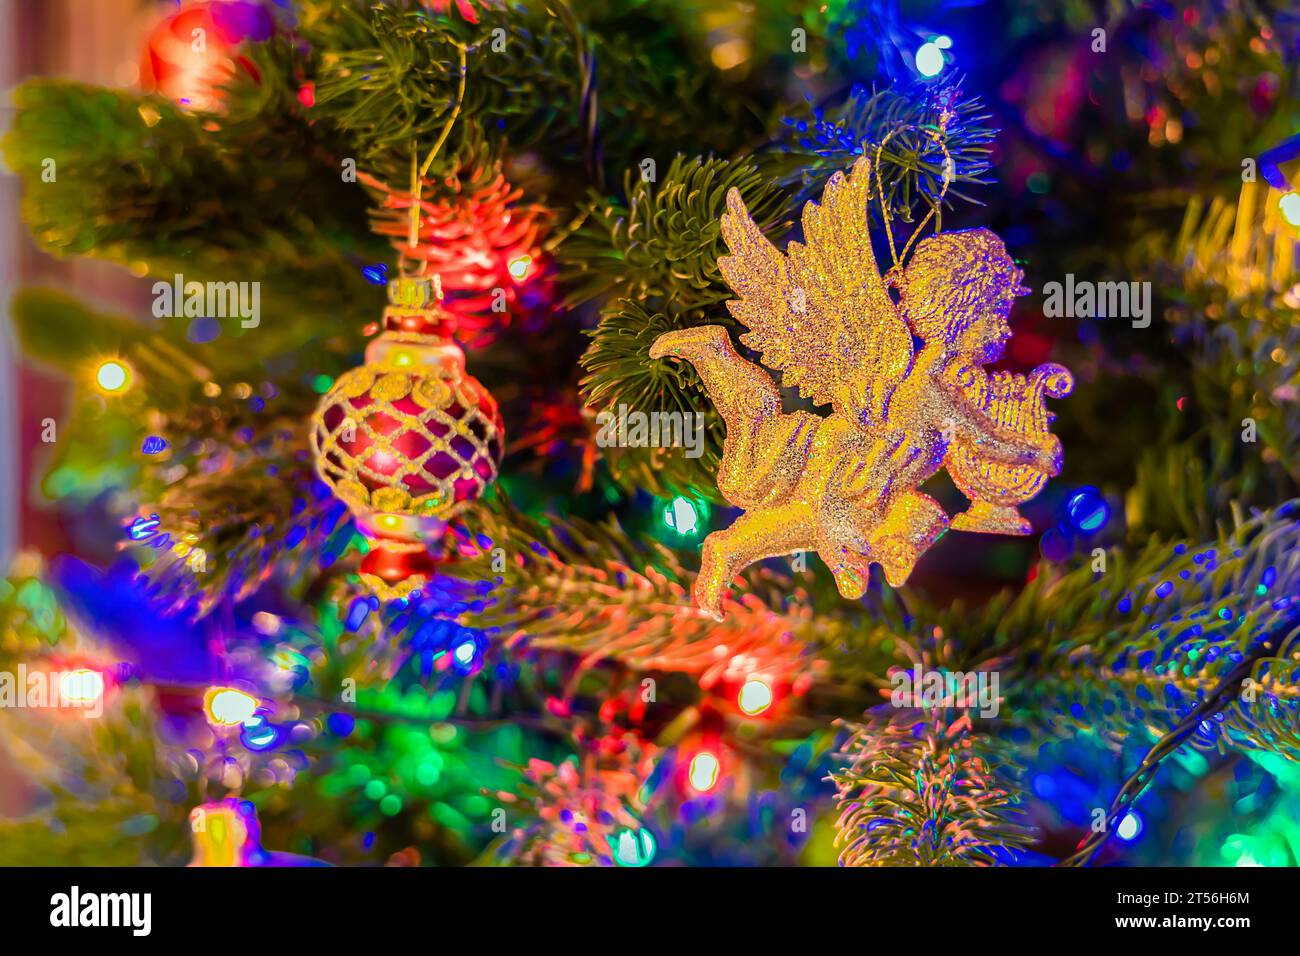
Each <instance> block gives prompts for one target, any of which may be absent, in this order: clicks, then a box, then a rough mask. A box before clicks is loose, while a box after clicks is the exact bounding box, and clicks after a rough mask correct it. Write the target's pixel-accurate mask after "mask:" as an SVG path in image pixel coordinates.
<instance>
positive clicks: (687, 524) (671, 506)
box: [664, 495, 700, 535]
mask: <svg viewBox="0 0 1300 956" xmlns="http://www.w3.org/2000/svg"><path fill="white" fill-rule="evenodd" d="M664 524H666V525H667V526H668V527H670V528H672V529H673V530H674V531H676V532H677V533H678V534H681V535H693V534H695V532H697V531H698V530H699V527H700V515H699V510H698V509H697V508H696V507H695V503H694V502H693V501H691V500H690V499H689V498H683V497H681V496H680V495H678V496H677V497H676V498H674V499H673V500H672V501H670V502H668V504H667V505H666V506H665V507H664Z"/></svg>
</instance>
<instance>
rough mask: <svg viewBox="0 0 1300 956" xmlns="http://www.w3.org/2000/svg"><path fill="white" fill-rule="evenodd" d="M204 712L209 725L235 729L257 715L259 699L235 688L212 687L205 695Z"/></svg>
mask: <svg viewBox="0 0 1300 956" xmlns="http://www.w3.org/2000/svg"><path fill="white" fill-rule="evenodd" d="M203 710H204V712H205V713H206V714H207V715H208V722H209V723H212V724H216V725H217V726H219V727H235V726H238V725H239V724H242V723H244V722H245V721H246V720H248V719H249V718H251V717H252V716H253V715H254V714H255V713H257V698H256V697H251V696H249V695H248V694H245V693H244V692H243V691H242V690H236V689H235V688H233V687H210V688H208V692H207V693H206V694H204V695H203Z"/></svg>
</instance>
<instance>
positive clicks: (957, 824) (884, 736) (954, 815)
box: [828, 713, 1031, 866]
mask: <svg viewBox="0 0 1300 956" xmlns="http://www.w3.org/2000/svg"><path fill="white" fill-rule="evenodd" d="M842 726H844V727H845V729H847V730H848V732H849V738H848V740H847V741H846V743H845V744H844V746H843V748H842V750H841V752H840V753H837V754H836V758H837V759H838V760H839V761H840V763H839V769H837V770H835V771H834V772H832V773H831V775H830V777H829V778H828V779H830V780H831V781H833V782H834V783H835V786H836V789H837V794H836V803H837V804H838V805H839V807H840V816H839V820H838V821H837V824H836V825H837V827H838V829H839V833H838V835H837V836H836V839H835V843H836V845H837V846H840V847H842V848H843V849H842V850H841V851H840V865H841V866H991V865H993V864H995V863H997V862H1000V861H1002V860H1004V859H1005V854H1006V853H1007V851H1013V850H1017V849H1021V848H1023V847H1025V846H1026V845H1028V843H1029V842H1030V839H1031V833H1030V831H1029V830H1028V829H1027V828H1026V827H1025V826H1024V825H1023V824H1022V823H1021V822H1020V819H1019V814H1018V813H1017V812H1016V810H1015V807H1016V805H1017V804H1018V803H1019V802H1020V798H1019V796H1018V795H1017V794H1016V792H1015V791H1014V790H1013V789H1009V787H1010V786H1013V785H1014V780H1015V777H1016V775H1017V773H1018V770H1019V768H1018V767H1017V766H1016V764H1014V763H1013V762H1012V761H1011V759H1010V757H1009V756H1008V752H1007V749H1006V748H1005V747H1004V746H1003V745H1001V744H999V743H998V742H997V741H996V740H994V739H993V738H990V737H987V736H982V735H976V734H974V733H973V732H972V730H971V726H970V719H969V718H968V717H961V718H959V719H957V720H955V721H952V722H949V720H948V719H947V718H946V717H944V716H943V715H941V714H939V713H936V714H935V715H933V716H926V717H915V718H910V719H904V720H900V721H897V722H889V723H883V724H875V725H871V724H857V723H851V722H850V723H844V724H842Z"/></svg>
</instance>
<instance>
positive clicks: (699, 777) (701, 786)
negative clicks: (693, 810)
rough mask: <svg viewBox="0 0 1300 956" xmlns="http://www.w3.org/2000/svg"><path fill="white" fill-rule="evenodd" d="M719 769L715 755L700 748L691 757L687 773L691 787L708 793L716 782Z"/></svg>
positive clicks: (719, 765)
mask: <svg viewBox="0 0 1300 956" xmlns="http://www.w3.org/2000/svg"><path fill="white" fill-rule="evenodd" d="M721 769H722V766H721V764H719V763H718V758H717V757H715V756H714V755H713V754H711V753H709V751H707V750H701V751H700V752H699V753H697V754H696V755H695V756H694V757H692V758H691V766H690V772H689V773H688V774H687V777H688V779H689V780H690V783H691V787H692V788H694V789H695V790H697V791H698V792H700V793H708V792H709V791H710V790H712V789H713V788H714V786H715V785H716V784H717V782H718V772H719V771H720V770H721Z"/></svg>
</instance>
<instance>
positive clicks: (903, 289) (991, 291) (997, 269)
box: [897, 229, 1029, 363]
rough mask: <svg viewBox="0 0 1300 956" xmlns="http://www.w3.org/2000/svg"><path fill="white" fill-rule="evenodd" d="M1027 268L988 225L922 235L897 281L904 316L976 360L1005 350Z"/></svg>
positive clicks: (917, 329) (918, 332)
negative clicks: (1010, 319) (1014, 304)
mask: <svg viewBox="0 0 1300 956" xmlns="http://www.w3.org/2000/svg"><path fill="white" fill-rule="evenodd" d="M1023 279H1024V273H1023V272H1021V271H1020V269H1019V268H1018V267H1017V266H1016V264H1015V263H1014V262H1013V261H1012V260H1011V257H1010V256H1009V255H1007V250H1006V246H1004V245H1003V244H1002V240H1001V239H999V238H998V237H997V236H995V235H994V234H993V233H992V232H990V231H989V230H987V229H964V230H960V231H957V232H941V233H939V234H937V235H933V236H928V237H927V238H925V239H922V240H921V241H920V242H919V243H918V244H917V246H916V252H915V253H914V254H913V256H912V259H911V261H910V262H909V263H908V264H907V268H906V270H904V272H903V274H902V276H901V277H900V279H899V281H898V282H897V285H898V289H899V296H900V299H901V304H902V313H903V318H904V319H905V320H906V321H907V325H908V328H909V329H910V330H911V332H912V334H913V335H915V336H916V337H917V338H919V339H922V340H924V341H925V342H927V343H930V342H935V343H938V344H941V345H943V346H946V348H947V350H948V351H950V352H953V353H958V354H965V355H969V356H971V357H972V358H973V359H974V360H975V361H977V362H980V363H984V362H992V361H994V360H995V359H997V358H998V357H999V356H1001V354H1002V350H1003V348H1005V346H1006V343H1007V339H1009V338H1010V337H1011V326H1010V325H1009V324H1008V323H1007V318H1008V316H1009V315H1010V314H1011V304H1012V302H1013V301H1014V300H1015V297H1016V296H1017V295H1024V294H1025V293H1027V292H1028V291H1029V290H1028V289H1025V288H1024V287H1022V286H1021V284H1020V283H1021V280H1023Z"/></svg>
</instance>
